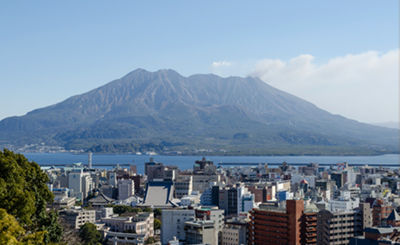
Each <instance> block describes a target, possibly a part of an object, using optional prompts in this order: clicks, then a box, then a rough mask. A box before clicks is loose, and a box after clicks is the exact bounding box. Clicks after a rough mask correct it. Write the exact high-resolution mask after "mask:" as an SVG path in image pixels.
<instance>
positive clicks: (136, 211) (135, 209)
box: [132, 208, 143, 213]
mask: <svg viewBox="0 0 400 245" xmlns="http://www.w3.org/2000/svg"><path fill="white" fill-rule="evenodd" d="M132 212H133V213H141V212H143V210H142V209H141V208H134V209H132Z"/></svg>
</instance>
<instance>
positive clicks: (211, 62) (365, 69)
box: [0, 0, 399, 122]
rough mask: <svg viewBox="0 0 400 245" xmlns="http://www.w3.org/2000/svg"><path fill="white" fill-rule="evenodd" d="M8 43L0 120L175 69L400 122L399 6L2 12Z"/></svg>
mask: <svg viewBox="0 0 400 245" xmlns="http://www.w3.org/2000/svg"><path fill="white" fill-rule="evenodd" d="M0 32H1V35H0V86H1V89H0V103H1V105H3V106H2V109H1V110H0V119H2V118H5V117H9V116H15V115H17V116H21V115H24V114H25V113H27V112H28V111H31V110H33V109H36V108H40V107H45V106H48V105H51V104H54V103H57V102H60V101H62V100H64V99H66V98H68V97H70V96H73V95H76V94H81V93H84V92H87V91H89V90H91V89H94V88H96V87H98V86H101V85H103V84H105V83H107V82H110V81H111V80H114V79H117V78H120V77H122V76H124V75H125V74H127V73H129V72H130V71H132V70H135V69H137V68H143V69H146V70H149V71H156V70H159V69H165V68H171V69H174V70H176V71H177V72H179V73H180V74H182V75H184V76H189V75H192V74H197V73H215V74H217V75H221V76H224V77H226V76H247V75H252V76H259V77H260V78H261V79H263V80H264V81H265V82H267V83H269V84H271V85H272V86H275V87H277V88H279V89H282V90H285V91H287V92H290V93H292V94H295V95H297V96H299V97H301V98H303V99H306V100H308V101H310V102H312V103H314V104H316V105H317V106H318V107H320V108H322V109H325V110H328V111H329V112H332V113H334V114H341V115H344V116H346V117H349V118H352V119H356V120H359V121H362V122H385V121H398V120H399V116H398V111H399V108H398V104H399V103H398V101H399V100H398V93H399V89H398V75H399V72H398V67H399V59H398V46H399V1H365V0H363V1H151V2H149V1H118V2H117V1H24V2H23V1H1V2H0ZM352 95H353V96H352ZM372 98H373V99H372Z"/></svg>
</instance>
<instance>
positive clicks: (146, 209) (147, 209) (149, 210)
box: [143, 207, 153, 212]
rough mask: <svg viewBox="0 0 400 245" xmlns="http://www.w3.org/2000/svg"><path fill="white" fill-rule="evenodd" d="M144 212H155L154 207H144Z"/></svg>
mask: <svg viewBox="0 0 400 245" xmlns="http://www.w3.org/2000/svg"><path fill="white" fill-rule="evenodd" d="M143 212H153V209H151V208H149V207H146V208H144V209H143Z"/></svg>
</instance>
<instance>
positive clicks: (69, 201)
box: [48, 197, 76, 209]
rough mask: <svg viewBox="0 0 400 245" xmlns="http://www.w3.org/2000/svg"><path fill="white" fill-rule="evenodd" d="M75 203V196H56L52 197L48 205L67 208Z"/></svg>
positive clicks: (54, 207) (55, 207)
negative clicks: (51, 202)
mask: <svg viewBox="0 0 400 245" xmlns="http://www.w3.org/2000/svg"><path fill="white" fill-rule="evenodd" d="M75 203H76V198H75V197H58V198H54V202H53V204H51V205H48V206H49V207H50V206H51V208H52V209H60V208H64V209H69V208H71V207H73V206H74V205H75Z"/></svg>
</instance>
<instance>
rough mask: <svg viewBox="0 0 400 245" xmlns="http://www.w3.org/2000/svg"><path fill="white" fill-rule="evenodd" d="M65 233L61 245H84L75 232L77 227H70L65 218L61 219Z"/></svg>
mask: <svg viewBox="0 0 400 245" xmlns="http://www.w3.org/2000/svg"><path fill="white" fill-rule="evenodd" d="M59 223H60V225H61V226H62V228H63V233H62V236H61V239H60V243H59V245H82V240H81V238H80V237H79V233H77V232H75V226H72V225H69V224H68V223H67V222H66V221H65V220H64V219H63V218H60V219H59Z"/></svg>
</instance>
